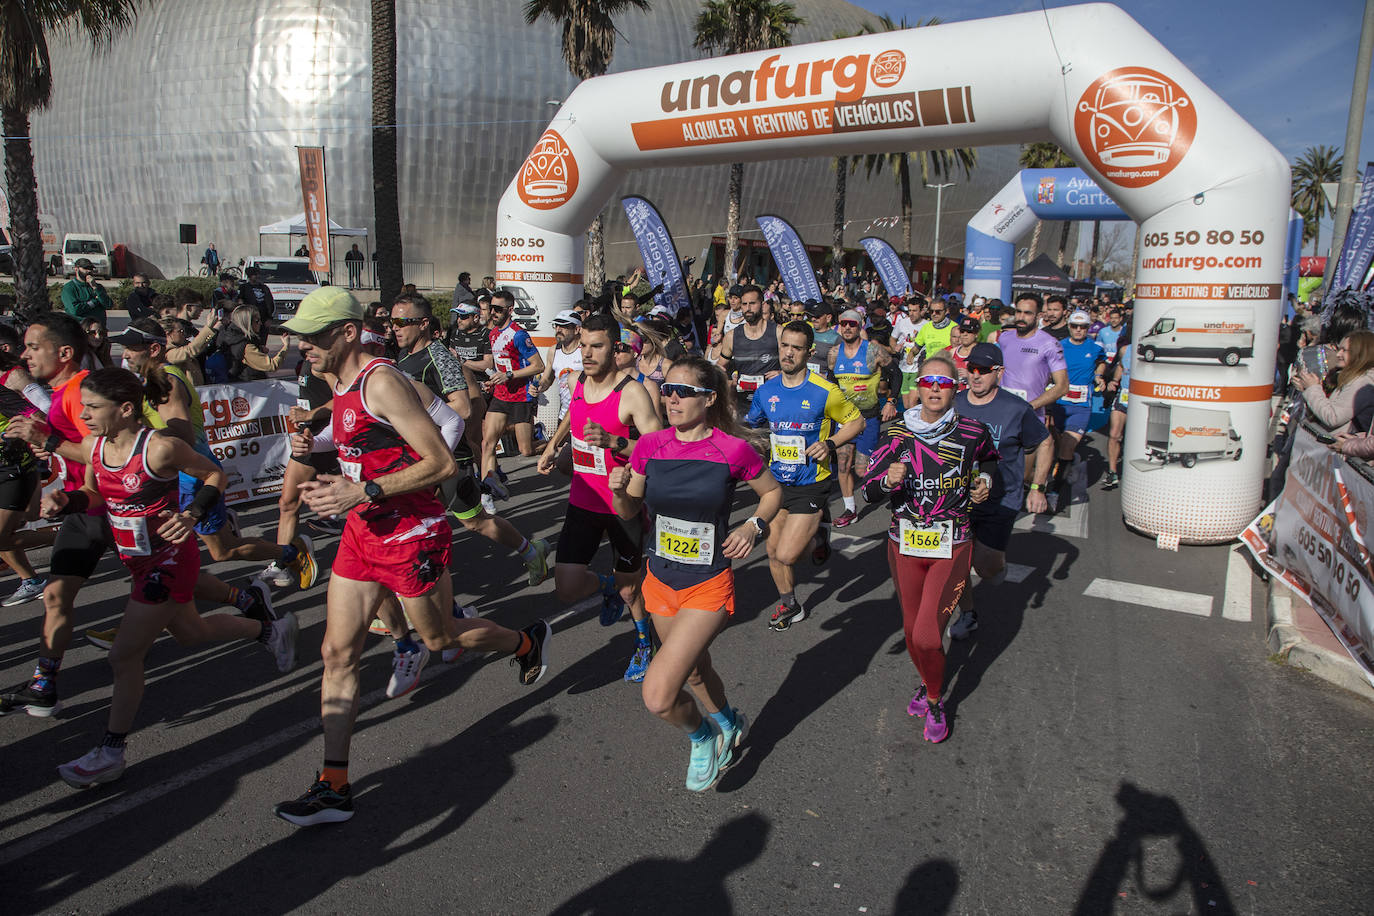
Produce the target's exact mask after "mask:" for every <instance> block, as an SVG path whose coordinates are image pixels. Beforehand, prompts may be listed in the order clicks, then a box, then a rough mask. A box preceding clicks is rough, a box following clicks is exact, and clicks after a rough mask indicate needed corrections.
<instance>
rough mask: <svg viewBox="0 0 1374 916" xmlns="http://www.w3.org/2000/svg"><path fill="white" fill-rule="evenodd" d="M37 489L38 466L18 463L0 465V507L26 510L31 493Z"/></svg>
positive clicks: (19, 510)
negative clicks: (27, 466)
mask: <svg viewBox="0 0 1374 916" xmlns="http://www.w3.org/2000/svg"><path fill="white" fill-rule="evenodd" d="M37 489H38V468H36V467H33V468H21V467H19V466H18V465H13V464H7V465H3V466H0V509H4V510H6V511H8V512H26V511H28V508H29V502H30V500H32V499H33V493H34V491H35V490H37Z"/></svg>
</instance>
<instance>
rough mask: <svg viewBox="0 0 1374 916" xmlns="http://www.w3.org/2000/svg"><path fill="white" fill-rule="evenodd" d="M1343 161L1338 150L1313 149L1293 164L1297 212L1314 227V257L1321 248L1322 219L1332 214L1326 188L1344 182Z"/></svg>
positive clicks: (1317, 147) (1316, 147)
mask: <svg viewBox="0 0 1374 916" xmlns="http://www.w3.org/2000/svg"><path fill="white" fill-rule="evenodd" d="M1341 158H1342V157H1341V152H1340V150H1338V149H1336V148H1335V147H1332V146H1309V147H1308V148H1307V150H1306V151H1305V152H1304V153H1303V154H1302V155H1301V156H1300V157H1298V161H1297V162H1295V163H1293V197H1292V201H1293V209H1294V210H1297V211H1298V212H1299V213H1301V214H1302V218H1303V219H1304V220H1306V221H1307V223H1308V225H1310V226H1311V227H1312V254H1313V255H1314V256H1315V255H1316V254H1317V251H1318V249H1319V248H1320V243H1321V234H1322V230H1321V220H1322V217H1324V216H1326V215H1327V214H1328V213H1329V212H1331V208H1330V206H1328V205H1327V203H1326V193H1325V192H1324V191H1323V190H1322V185H1323V184H1328V183H1330V182H1334V181H1340V180H1341ZM1304 234H1306V233H1304Z"/></svg>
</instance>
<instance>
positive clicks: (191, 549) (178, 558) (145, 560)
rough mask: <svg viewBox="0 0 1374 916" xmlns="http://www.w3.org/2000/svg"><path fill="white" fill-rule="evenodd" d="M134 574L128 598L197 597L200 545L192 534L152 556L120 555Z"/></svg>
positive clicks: (143, 600) (185, 601)
mask: <svg viewBox="0 0 1374 916" xmlns="http://www.w3.org/2000/svg"><path fill="white" fill-rule="evenodd" d="M120 559H121V560H123V561H124V565H125V566H127V567H128V568H129V573H130V574H131V575H132V576H133V584H132V586H131V588H130V589H129V600H131V601H137V602H139V603H140V604H162V603H163V602H166V601H173V602H175V603H177V604H190V603H191V602H193V601H194V600H195V595H196V578H197V577H198V576H199V575H200V545H199V544H197V543H196V539H195V538H193V537H191V538H187V539H186V540H184V541H182V542H181V543H180V544H173V545H171V546H170V547H168V548H167V549H165V550H159V551H158V552H157V553H155V554H153V555H152V556H149V557H120Z"/></svg>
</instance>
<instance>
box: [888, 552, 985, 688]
mask: <svg viewBox="0 0 1374 916" xmlns="http://www.w3.org/2000/svg"><path fill="white" fill-rule="evenodd" d="M972 560H973V542H972V541H965V542H964V543H962V544H956V545H955V547H954V550H953V552H952V554H951V555H950V557H949V559H947V560H944V559H941V560H928V559H925V558H922V557H906V556H902V554H901V552H900V551H899V550H898V549H897V542H896V541H894V540H892V539H891V538H888V541H887V565H888V567H889V568H890V569H891V570H892V581H893V582H895V583H896V585H897V601H898V602H899V603H900V604H901V606H902V632H903V633H904V634H905V635H906V650H907V652H908V653H910V654H911V661H912V663H913V664H914V665H915V666H916V671H917V672H918V673H919V674H920V675H921V680H922V681H924V682H925V685H926V693H927V694H929V695H930V697H931V698H932V699H938V698H940V696H941V693H940V691H942V690H943V689H944V687H945V648H944V643H943V639H944V635H945V626H946V625H947V624H948V623H949V618H950V617H951V615H953V613H954V608H955V606H956V605H957V604H958V603H959V596H960V595H961V594H962V593H963V591H964V588H965V587H966V585H965V583H966V582H967V581H968V571H969V565H970V563H971V562H972Z"/></svg>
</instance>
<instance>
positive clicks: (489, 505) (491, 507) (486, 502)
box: [482, 492, 496, 515]
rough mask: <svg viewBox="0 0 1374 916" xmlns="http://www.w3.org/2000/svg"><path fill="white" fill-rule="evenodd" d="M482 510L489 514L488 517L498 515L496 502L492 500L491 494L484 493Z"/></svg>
mask: <svg viewBox="0 0 1374 916" xmlns="http://www.w3.org/2000/svg"><path fill="white" fill-rule="evenodd" d="M482 509H483V511H485V512H486V513H487V515H495V514H496V500H494V499H492V498H491V494H490V493H486V492H484V493H483V494H482Z"/></svg>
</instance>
